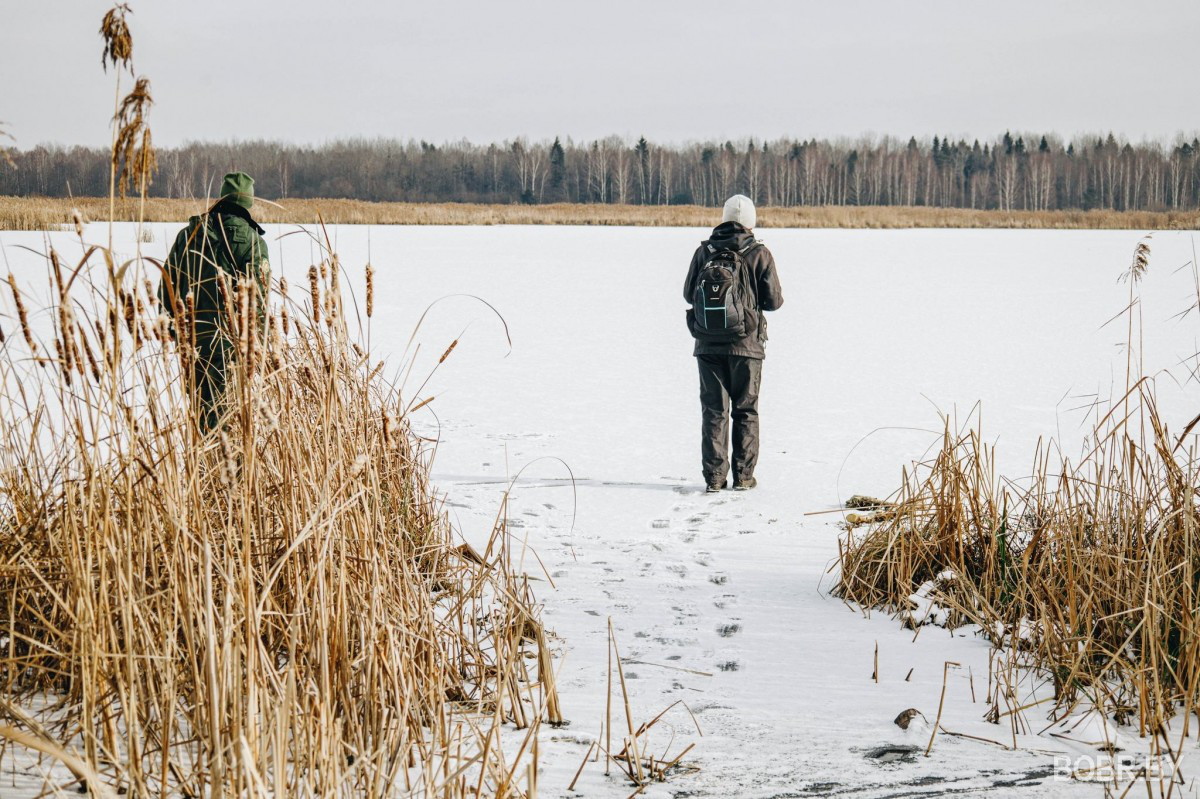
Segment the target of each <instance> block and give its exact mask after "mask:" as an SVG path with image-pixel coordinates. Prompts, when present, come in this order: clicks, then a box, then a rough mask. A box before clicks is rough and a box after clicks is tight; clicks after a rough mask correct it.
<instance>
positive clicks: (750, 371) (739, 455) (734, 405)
mask: <svg viewBox="0 0 1200 799" xmlns="http://www.w3.org/2000/svg"><path fill="white" fill-rule="evenodd" d="M696 363H697V364H699V366H700V417H701V428H700V430H701V432H700V457H701V464H702V467H703V469H704V480H705V482H706V483H708V484H709V485H712V484H714V483H724V482H725V476H726V475H727V474H728V473H729V417H730V416H732V417H733V479H734V481H736V482H740V481H743V480H749V479H750V478H751V477H753V476H754V466H755V464H757V463H758V388H759V385H760V384H761V383H762V360H761V359H759V358H744V357H742V356H740V355H697V356H696Z"/></svg>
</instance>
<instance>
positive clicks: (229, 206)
mask: <svg viewBox="0 0 1200 799" xmlns="http://www.w3.org/2000/svg"><path fill="white" fill-rule="evenodd" d="M208 212H209V213H210V214H223V215H225V216H236V217H238V218H239V219H244V220H246V222H247V223H248V224H249V225H250V227H252V228H254V231H255V232H256V233H258V235H260V236H261V235H262V234H264V233H266V232H267V231H265V230H263V228H262V225H260V224H258V223H257V222H255V221H254V217H252V216H250V210H249V209H248V208H245V207H243V206H241V205H239V204H238V203H235V202H233V201H232V200H230V199H228V198H225V199H221V200H218V201H217V203H216V205H214V206H213V207H212V208H210V209H209V211H208Z"/></svg>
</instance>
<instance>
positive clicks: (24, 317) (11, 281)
mask: <svg viewBox="0 0 1200 799" xmlns="http://www.w3.org/2000/svg"><path fill="white" fill-rule="evenodd" d="M8 287H9V288H10V289H12V296H13V303H15V304H16V306H17V321H18V322H20V323H21V334H22V335H24V336H25V343H26V344H28V345H29V351H30V352H32V353H34V354H36V353H37V342H36V341H34V340H33V331H31V330H30V329H29V314H28V313H26V311H25V302H24V300H22V299H21V292H20V290H19V289H18V288H17V279H16V278H15V277H13V273H12V272H9V273H8Z"/></svg>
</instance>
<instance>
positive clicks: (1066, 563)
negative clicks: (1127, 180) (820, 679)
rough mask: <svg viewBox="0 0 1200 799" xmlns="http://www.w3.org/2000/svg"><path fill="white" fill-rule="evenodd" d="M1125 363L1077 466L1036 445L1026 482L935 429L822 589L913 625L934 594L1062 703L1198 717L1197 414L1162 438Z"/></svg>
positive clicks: (976, 443)
mask: <svg viewBox="0 0 1200 799" xmlns="http://www.w3.org/2000/svg"><path fill="white" fill-rule="evenodd" d="M1147 255H1148V248H1147V247H1146V245H1145V243H1144V242H1143V243H1142V244H1139V248H1138V251H1137V253H1135V260H1134V265H1133V267H1132V268H1131V270H1130V273H1129V274H1128V275H1127V277H1128V278H1129V280H1130V283H1131V292H1130V306H1129V308H1128V309H1127V310H1126V313H1127V314H1129V316H1130V331H1131V332H1130V341H1129V344H1130V345H1132V346H1131V347H1130V352H1131V353H1132V352H1133V351H1135V350H1136V348H1137V346H1138V344H1137V342H1136V341H1134V334H1133V330H1134V329H1135V328H1134V325H1133V321H1132V319H1133V316H1134V314H1135V309H1136V307H1137V305H1138V303H1137V297H1136V293H1135V288H1134V287H1135V286H1136V283H1137V280H1138V279H1140V277H1141V274H1142V272H1143V271H1144V270H1145V267H1146V256H1147ZM1130 357H1131V360H1130V364H1129V376H1128V377H1127V389H1126V392H1125V394H1124V396H1122V397H1121V398H1120V399H1119V400H1118V401H1117V402H1116V403H1115V404H1113V405H1112V407H1111V409H1109V410H1108V411H1107V412H1106V413H1105V414H1104V416H1103V417H1102V418H1100V419H1098V421H1097V422H1096V425H1095V428H1094V432H1093V433H1092V434H1091V436H1090V437H1089V440H1088V442H1087V444H1086V447H1085V450H1084V452H1083V454H1082V457H1081V458H1080V460H1079V461H1078V462H1074V463H1073V462H1071V461H1069V460H1066V459H1064V458H1061V457H1056V456H1054V455H1053V454H1052V453H1053V450H1052V449H1051V447H1046V446H1043V447H1039V449H1038V451H1037V452H1036V453H1035V455H1034V460H1033V467H1032V470H1031V472H1030V476H1028V477H1024V478H1022V479H1020V480H1016V481H1012V480H1005V479H1003V478H1001V477H1000V476H999V475H998V474H997V473H996V470H995V458H994V452H993V450H992V449H991V448H990V447H988V446H987V445H985V444H984V443H983V439H982V437H981V435H980V433H979V431H978V429H977V427H975V426H967V427H966V429H959V428H957V427H956V426H955V425H953V424H950V423H947V425H946V429H945V433H944V436H943V439H942V442H941V446H940V448H937V450H936V452H935V454H934V455H933V456H932V457H931V458H929V459H928V460H926V461H924V462H922V463H918V464H915V465H914V466H913V468H912V469H911V470H910V471H906V473H905V476H904V480H903V484H902V487H901V489H900V490H899V492H898V493H897V494H896V495H895V496H894V497H892V498H891V499H892V500H894V504H889V505H888V506H887V512H886V513H881V514H880V515H879V516H877V517H876V518H873V519H870V520H869V523H868V524H866V526H865V527H863V528H862V529H861V530H860V531H855V530H853V529H851V530H850V531H849V532H848V533H847V536H846V538H845V540H844V541H843V542H842V545H841V548H840V549H841V551H840V559H839V560H840V562H839V567H840V574H839V578H838V583H837V586H836V589H835V590H836V593H837V594H838V595H839V596H841V597H843V598H845V599H847V600H850V601H853V602H856V603H858V604H860V605H863V606H865V607H883V608H888V609H891V610H894V611H898V612H900V614H901V615H902V616H903V617H905V618H906V620H908V621H909V622H910V623H912V622H913V621H916V623H918V624H919V623H920V621H921V620H920V619H915V620H914V618H913V616H912V608H913V607H914V606H915V605H919V604H921V603H922V602H925V601H932V602H934V603H935V604H937V605H939V606H941V607H942V608H943V609H944V610H945V613H944V614H943V615H944V616H948V617H949V621H950V623H951V624H956V623H960V622H974V623H977V624H979V625H980V626H981V627H982V628H983V630H984V632H985V633H986V634H987V635H989V636H990V637H991V639H992V641H993V643H994V644H995V645H996V646H997V647H1009V648H1010V651H1020V652H1022V653H1024V658H1025V659H1024V662H1025V663H1026V664H1027V665H1031V666H1033V667H1035V668H1036V669H1038V670H1040V671H1041V672H1042V673H1044V674H1047V675H1049V676H1050V677H1051V678H1052V680H1053V686H1054V692H1055V700H1056V704H1057V706H1058V708H1059V709H1060V710H1063V711H1069V710H1071V709H1073V708H1074V707H1075V706H1076V705H1077V704H1083V705H1089V706H1094V707H1097V708H1099V709H1101V710H1102V711H1104V712H1106V713H1108V714H1110V715H1112V716H1113V717H1115V718H1117V719H1118V720H1122V721H1124V720H1128V721H1136V722H1137V724H1138V728H1139V732H1140V733H1142V734H1149V735H1151V736H1155V735H1159V734H1162V733H1163V732H1164V731H1165V729H1166V727H1165V722H1166V721H1167V720H1168V719H1170V718H1171V717H1172V716H1173V715H1175V714H1176V713H1177V712H1180V711H1183V712H1185V713H1188V714H1190V713H1194V712H1196V711H1197V710H1200V616H1198V615H1197V613H1196V609H1197V605H1198V602H1200V505H1198V497H1197V491H1198V488H1197V487H1198V486H1200V458H1198V453H1197V452H1196V450H1195V447H1194V444H1188V443H1186V442H1187V439H1188V434H1189V433H1190V432H1191V431H1192V429H1193V427H1194V426H1195V425H1196V423H1197V421H1200V417H1198V418H1197V419H1194V420H1191V421H1190V422H1189V423H1188V424H1186V425H1185V426H1184V427H1183V429H1182V430H1181V431H1180V433H1178V434H1174V433H1172V432H1169V431H1168V429H1167V424H1166V422H1165V421H1164V419H1163V418H1162V417H1161V416H1160V414H1159V412H1158V409H1157V408H1156V405H1155V393H1154V388H1153V382H1152V380H1151V379H1150V378H1145V377H1143V378H1140V379H1139V378H1138V377H1137V376H1136V375H1135V374H1133V368H1134V364H1133V361H1132V355H1131V356H1130ZM1186 728H1187V725H1186V724H1185V725H1184V729H1185V731H1186ZM1185 734H1186V732H1185Z"/></svg>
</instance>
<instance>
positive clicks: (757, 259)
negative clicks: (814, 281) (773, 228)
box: [683, 222, 783, 358]
mask: <svg viewBox="0 0 1200 799" xmlns="http://www.w3.org/2000/svg"><path fill="white" fill-rule="evenodd" d="M707 245H712V246H713V247H715V248H716V249H718V250H742V249H744V248H746V247H747V246H749V247H750V249H749V250H747V251H746V252H745V254H744V255H743V256H742V257H743V259H744V261H745V266H746V270H747V272H748V276H749V278H750V280H749V283H750V291H751V293H752V296H753V297H754V301H755V304H756V306H757V308H758V313H755V314H752V315H751V318H750V325H751V327H750V329H749V331H748V332H747V333H746V335H745V336H744V337H743V338H742V339H740V340H738V341H733V342H727V343H726V342H711V341H703V340H701V339H699V338H696V346H695V348H694V349H693V351H692V354H693V355H741V356H744V357H746V358H765V357H766V350H765V349H764V348H763V342H765V341H766V340H767V320H766V318H765V317H764V316H763V311H775V310H778V309H779V307H780V306H781V305H783V290H782V289H781V288H780V287H779V275H778V274H776V272H775V259H774V258H773V257H772V256H771V251H770V250H768V249H767V248H766V247H765V246H764V245H763V244H762V243H761V242H759V241H757V240H756V239H755V238H754V234H753V233H752V232H751V231H749V230H747V229H746V228H744V227H742V226H741V225H739V224H738V223H737V222H725V223H723V224H720V225H718V226H717V227H715V228H713V232H712V236H711V237H710V238H709V239H708V240H707V241H705V242H702V243H701V244H700V246H699V247H697V248H696V254H695V255H693V256H692V264H691V266H690V267H688V274H687V280H686V281H684V284H683V298H684V300H685V301H687V303H688V304H689V305H690V304H691V302H692V295H693V293H694V292H695V289H696V280H697V278H698V276H699V274H700V269H701V268H702V267H703V266H704V263H705V261H707V260H708V246H707ZM687 324H688V330H689V331H691V333H692V336H693V337H695V335H696V333H695V320H694V319H693V315H692V309H691V308H688V311H687Z"/></svg>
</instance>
